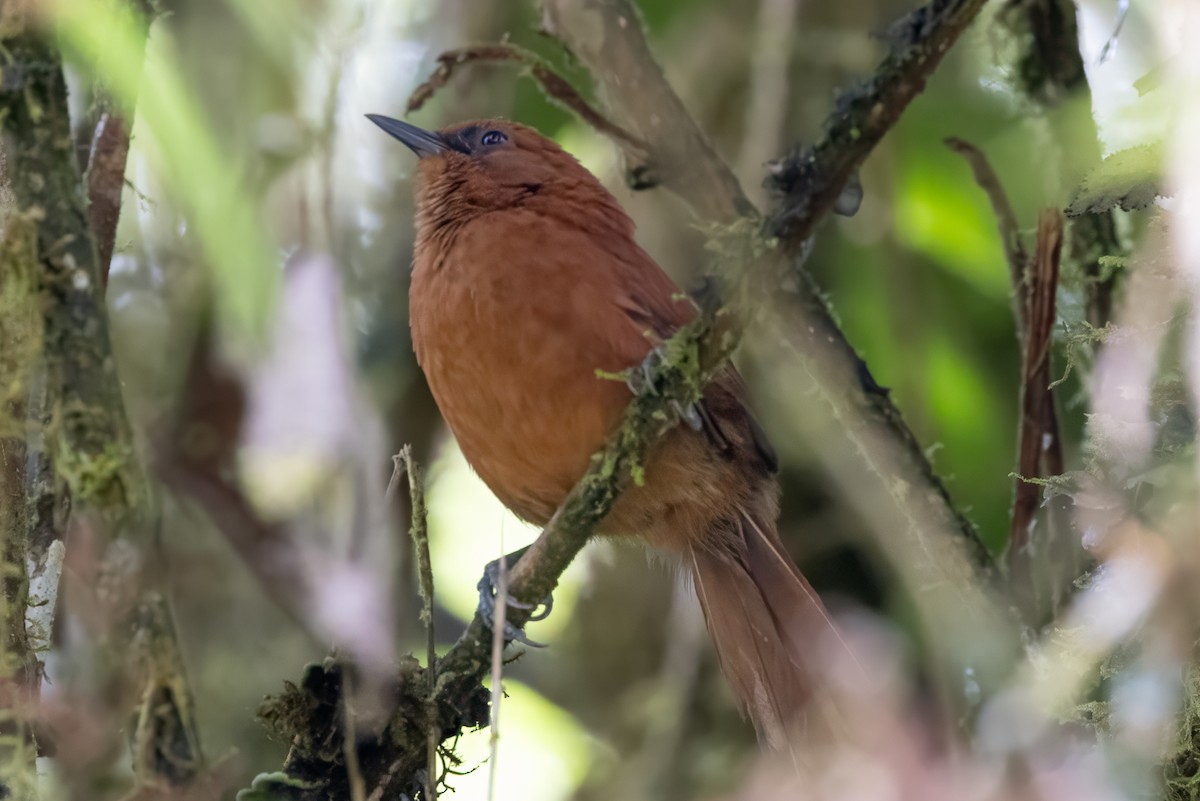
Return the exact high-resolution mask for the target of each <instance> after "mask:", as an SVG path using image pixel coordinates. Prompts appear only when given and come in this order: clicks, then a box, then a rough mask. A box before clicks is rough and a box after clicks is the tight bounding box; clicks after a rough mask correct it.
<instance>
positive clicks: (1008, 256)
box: [946, 138, 1077, 621]
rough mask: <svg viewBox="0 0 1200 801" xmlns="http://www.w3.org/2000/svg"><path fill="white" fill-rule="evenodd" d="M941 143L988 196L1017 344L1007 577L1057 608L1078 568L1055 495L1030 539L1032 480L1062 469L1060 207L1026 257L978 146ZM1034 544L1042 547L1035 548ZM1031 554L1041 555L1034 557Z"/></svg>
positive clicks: (1021, 596)
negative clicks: (1054, 353) (1057, 378)
mask: <svg viewBox="0 0 1200 801" xmlns="http://www.w3.org/2000/svg"><path fill="white" fill-rule="evenodd" d="M946 144H947V145H948V146H949V147H950V149H951V150H953V151H954V152H956V153H958V154H960V155H961V156H962V157H963V158H964V159H966V161H967V163H968V164H969V165H970V166H971V171H972V172H973V173H974V176H975V181H976V183H978V184H979V187H980V188H981V189H982V190H983V191H984V193H985V194H986V195H987V196H988V200H989V201H990V202H991V205H992V211H993V212H994V213H995V215H996V221H997V226H998V228H999V231H1000V239H1001V242H1002V243H1003V246H1004V255H1005V260H1006V261H1007V262H1008V268H1009V275H1010V277H1011V279H1012V285H1013V289H1012V306H1013V321H1014V324H1015V329H1016V335H1017V343H1018V345H1019V346H1020V350H1021V380H1020V384H1019V389H1018V394H1019V397H1020V410H1019V419H1020V423H1019V425H1018V434H1017V470H1016V476H1015V483H1014V489H1013V509H1012V520H1011V528H1010V532H1009V546H1008V563H1009V570H1010V576H1009V578H1010V585H1011V587H1012V589H1013V590H1014V592H1015V594H1016V595H1017V596H1018V602H1019V603H1021V605H1022V606H1024V607H1025V609H1026V611H1027V612H1028V613H1029V619H1030V620H1031V621H1032V620H1033V619H1036V618H1038V617H1039V616H1040V614H1041V612H1039V611H1037V610H1039V609H1040V610H1042V611H1048V610H1049V609H1054V608H1057V606H1058V596H1059V595H1060V594H1061V589H1062V579H1064V578H1065V579H1066V580H1070V579H1071V578H1074V577H1075V576H1076V575H1077V569H1076V564H1075V563H1076V559H1075V558H1074V556H1075V549H1074V547H1072V546H1071V545H1070V544H1069V543H1068V542H1067V540H1068V539H1069V538H1068V533H1069V521H1068V517H1067V515H1066V509H1065V508H1064V507H1063V505H1062V503H1061V502H1060V501H1058V500H1056V499H1051V501H1050V512H1049V515H1048V517H1047V522H1048V525H1047V531H1046V533H1045V534H1044V535H1043V536H1042V537H1040V538H1038V539H1036V540H1035V538H1034V537H1033V529H1034V525H1035V524H1036V519H1037V511H1038V506H1039V502H1040V500H1041V499H1042V496H1043V489H1042V487H1041V486H1040V485H1039V484H1038V483H1035V481H1034V480H1036V479H1046V478H1050V477H1053V476H1058V475H1062V473H1063V471H1064V469H1065V467H1064V460H1063V447H1062V437H1061V432H1060V431H1059V425H1058V412H1057V410H1056V408H1055V405H1054V392H1053V390H1051V388H1050V384H1051V378H1050V366H1051V364H1050V351H1051V345H1052V340H1053V336H1052V335H1053V331H1054V324H1055V321H1056V309H1057V293H1058V283H1059V266H1060V263H1061V260H1062V248H1063V215H1062V213H1061V212H1059V211H1056V210H1055V209H1045V210H1043V211H1042V213H1041V215H1040V217H1039V218H1038V230H1037V244H1036V249H1035V252H1034V255H1033V258H1032V259H1031V258H1030V256H1029V253H1028V250H1027V248H1026V246H1025V243H1024V241H1023V239H1022V237H1021V233H1020V224H1019V222H1018V220H1017V216H1016V212H1015V211H1014V210H1013V208H1012V204H1011V203H1010V202H1009V200H1008V196H1007V194H1006V193H1005V191H1004V187H1003V185H1002V184H1001V182H1000V178H999V176H997V175H996V172H995V170H993V169H992V167H991V165H990V164H989V163H988V161H987V158H986V157H985V156H984V154H983V152H982V151H981V150H979V148H977V147H975V146H974V145H972V144H970V143H969V142H965V141H963V140H961V139H954V138H951V139H947V140H946ZM1038 551H1044V552H1045V553H1042V554H1037V553H1036V552H1038ZM1035 555H1039V556H1040V558H1038V559H1034V557H1035ZM1035 565H1036V566H1037V567H1038V568H1039V570H1040V572H1041V573H1042V574H1044V575H1043V576H1042V580H1041V581H1040V582H1039V581H1036V580H1035V578H1034V575H1033V570H1034V567H1035ZM1060 573H1061V574H1062V575H1060ZM1047 586H1048V589H1049V593H1048V594H1049V598H1047V599H1046V600H1047V602H1048V604H1049V606H1047V603H1042V602H1040V601H1039V600H1038V599H1037V597H1036V595H1037V591H1038V590H1039V589H1040V588H1043V587H1047Z"/></svg>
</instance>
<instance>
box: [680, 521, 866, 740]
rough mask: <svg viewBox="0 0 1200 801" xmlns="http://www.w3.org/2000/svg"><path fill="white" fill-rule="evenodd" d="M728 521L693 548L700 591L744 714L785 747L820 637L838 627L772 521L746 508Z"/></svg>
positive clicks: (808, 687) (809, 682) (810, 685)
mask: <svg viewBox="0 0 1200 801" xmlns="http://www.w3.org/2000/svg"><path fill="white" fill-rule="evenodd" d="M725 525H727V526H728V527H729V530H727V531H721V532H718V533H717V534H719V536H716V535H714V536H713V537H710V538H706V542H704V543H697V544H693V545H692V546H691V548H690V559H691V567H692V574H693V580H694V583H695V586H696V595H697V597H698V598H699V600H700V606H701V608H702V609H703V610H704V619H705V621H706V622H707V623H708V630H709V633H710V635H711V636H712V640H713V644H714V646H715V647H716V651H717V655H718V658H719V659H720V663H721V670H722V672H723V673H724V674H725V677H726V679H727V680H728V682H729V684H730V687H731V688H732V689H733V692H734V695H735V696H736V697H737V699H738V704H739V707H740V708H741V710H742V713H743V714H745V715H747V716H749V718H750V720H751V722H752V723H753V724H754V728H755V730H756V731H757V733H758V737H759V740H760V741H762V742H764V743H765V744H766V745H768V746H769V747H771V748H773V749H776V750H783V749H786V748H787V745H788V740H789V733H790V732H791V731H793V729H794V727H795V726H796V725H797V724H798V723H799V722H800V719H801V713H802V711H803V710H804V709H805V707H806V706H807V705H808V702H809V700H810V699H811V698H812V695H813V690H814V681H815V680H816V675H815V673H816V671H817V669H818V668H817V666H816V663H815V657H816V653H815V651H816V649H817V647H818V641H819V640H820V639H822V635H824V634H825V633H827V632H829V631H833V632H834V633H835V634H836V632H837V629H836V627H835V626H834V624H833V621H832V620H831V619H830V617H829V614H828V612H827V611H826V610H825V605H824V604H823V603H822V602H821V599H820V598H819V597H818V596H817V594H816V592H815V591H814V590H813V588H812V586H811V585H810V584H809V583H808V581H807V580H805V578H804V576H803V575H801V573H800V571H799V569H798V568H797V567H796V566H795V564H794V563H793V562H792V560H791V558H790V557H789V556H788V555H787V553H786V552H785V551H784V549H783V544H782V543H781V542H780V541H779V537H778V535H777V534H776V533H775V530H774V526H773V525H771V524H770V523H769V522H767V523H764V522H763V521H760V520H755V519H754V516H753V514H752V513H750V512H748V511H746V510H740V512H739V515H738V517H737V519H736V520H735V521H732V522H730V523H727V524H725ZM714 541H715V542H716V543H717V544H716V545H715V546H714V545H713V542H714ZM840 639H841V638H840V636H838V640H840ZM843 644H844V643H843Z"/></svg>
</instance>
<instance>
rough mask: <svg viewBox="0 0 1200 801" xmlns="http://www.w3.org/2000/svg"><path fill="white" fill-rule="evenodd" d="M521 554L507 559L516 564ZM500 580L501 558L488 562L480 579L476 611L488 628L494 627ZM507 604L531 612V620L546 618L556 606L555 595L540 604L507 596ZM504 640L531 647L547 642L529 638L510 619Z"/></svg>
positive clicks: (506, 626)
mask: <svg viewBox="0 0 1200 801" xmlns="http://www.w3.org/2000/svg"><path fill="white" fill-rule="evenodd" d="M520 555H521V552H518V553H516V554H512V555H510V556H506V557H505V560H506V561H507V563H508V564H510V565H511V564H515V563H516V561H517V558H520ZM499 581H500V560H499V559H496V560H493V561H491V562H488V564H487V567H485V568H484V569H483V578H481V579H479V584H478V587H479V607H478V609H477V610H476V613H477V614H478V615H479V616H480V617H481V618H482V619H483V621H484V623H486V624H487V626H488V628H491V627H492V625H493V621H495V619H496V594H497V587H498V586H499ZM505 605H506V606H507V607H508V608H509V609H520V610H522V611H525V612H529V613H530V614H529V617H528V620H530V621H538V620H545V619H546V618H547V617H549V616H550V611H551V610H552V609H553V608H554V596H553V595H550V596H547V597H546V600H544V601H542V602H541V603H540V604H527V603H523V602H521V601H517V600H514V599H512V598H506V599H505ZM539 607H540V611H539ZM504 641H505V642H506V643H509V642H519V643H521V644H522V645H527V646H529V647H530V648H545V647H546V644H545V643H540V642H537V641H536V640H531V639H529V637H527V636H526V635H525V632H524V631H522V630H521V629H520V628H519V627H517V626H514V625H513V624H512V623H510V622H508V620H505V622H504Z"/></svg>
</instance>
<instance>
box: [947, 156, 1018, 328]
mask: <svg viewBox="0 0 1200 801" xmlns="http://www.w3.org/2000/svg"><path fill="white" fill-rule="evenodd" d="M946 146H947V147H949V148H950V149H951V150H953V151H954V152H955V153H958V154H959V155H960V156H962V157H963V158H964V159H966V160H967V163H968V164H969V165H970V166H971V172H972V173H974V175H975V183H977V184H979V188H980V189H982V190H983V192H984V194H985V195H987V197H988V200H989V201H991V203H992V213H994V214H995V215H996V225H997V227H998V228H999V230H1000V243H1001V244H1002V245H1003V246H1004V258H1005V260H1006V261H1007V262H1008V272H1009V278H1010V279H1011V281H1012V287H1013V291H1012V305H1013V320H1015V321H1016V330H1017V339H1018V341H1019V342H1020V343H1021V349H1022V351H1024V349H1025V334H1026V323H1025V294H1026V288H1025V287H1026V283H1025V271H1026V269H1027V268H1028V265H1029V253H1028V251H1027V250H1026V249H1025V240H1024V239H1023V238H1022V236H1021V226H1020V223H1019V222H1018V221H1017V214H1016V212H1015V211H1013V207H1012V203H1010V202H1009V200H1008V195H1007V194H1006V193H1005V191H1004V185H1003V184H1001V183H1000V177H999V176H998V175H996V171H995V170H993V169H992V165H991V164H989V163H988V160H987V157H986V156H984V154H983V151H981V150H980V149H979V148H977V147H975V145H973V144H971V143H970V142H967V141H965V140H963V139H959V138H957V137H954V136H952V137H950V138H948V139H946Z"/></svg>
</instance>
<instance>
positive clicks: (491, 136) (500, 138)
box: [479, 131, 508, 146]
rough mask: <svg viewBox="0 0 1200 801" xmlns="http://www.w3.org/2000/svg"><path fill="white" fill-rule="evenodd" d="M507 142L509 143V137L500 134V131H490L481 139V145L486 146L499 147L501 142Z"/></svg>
mask: <svg viewBox="0 0 1200 801" xmlns="http://www.w3.org/2000/svg"><path fill="white" fill-rule="evenodd" d="M507 141H508V137H507V136H505V135H504V134H502V133H500V132H499V131H488V132H487V133H485V134H484V135H483V136H481V137H479V144H481V145H485V146H487V145H498V144H500V143H501V142H507Z"/></svg>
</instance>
